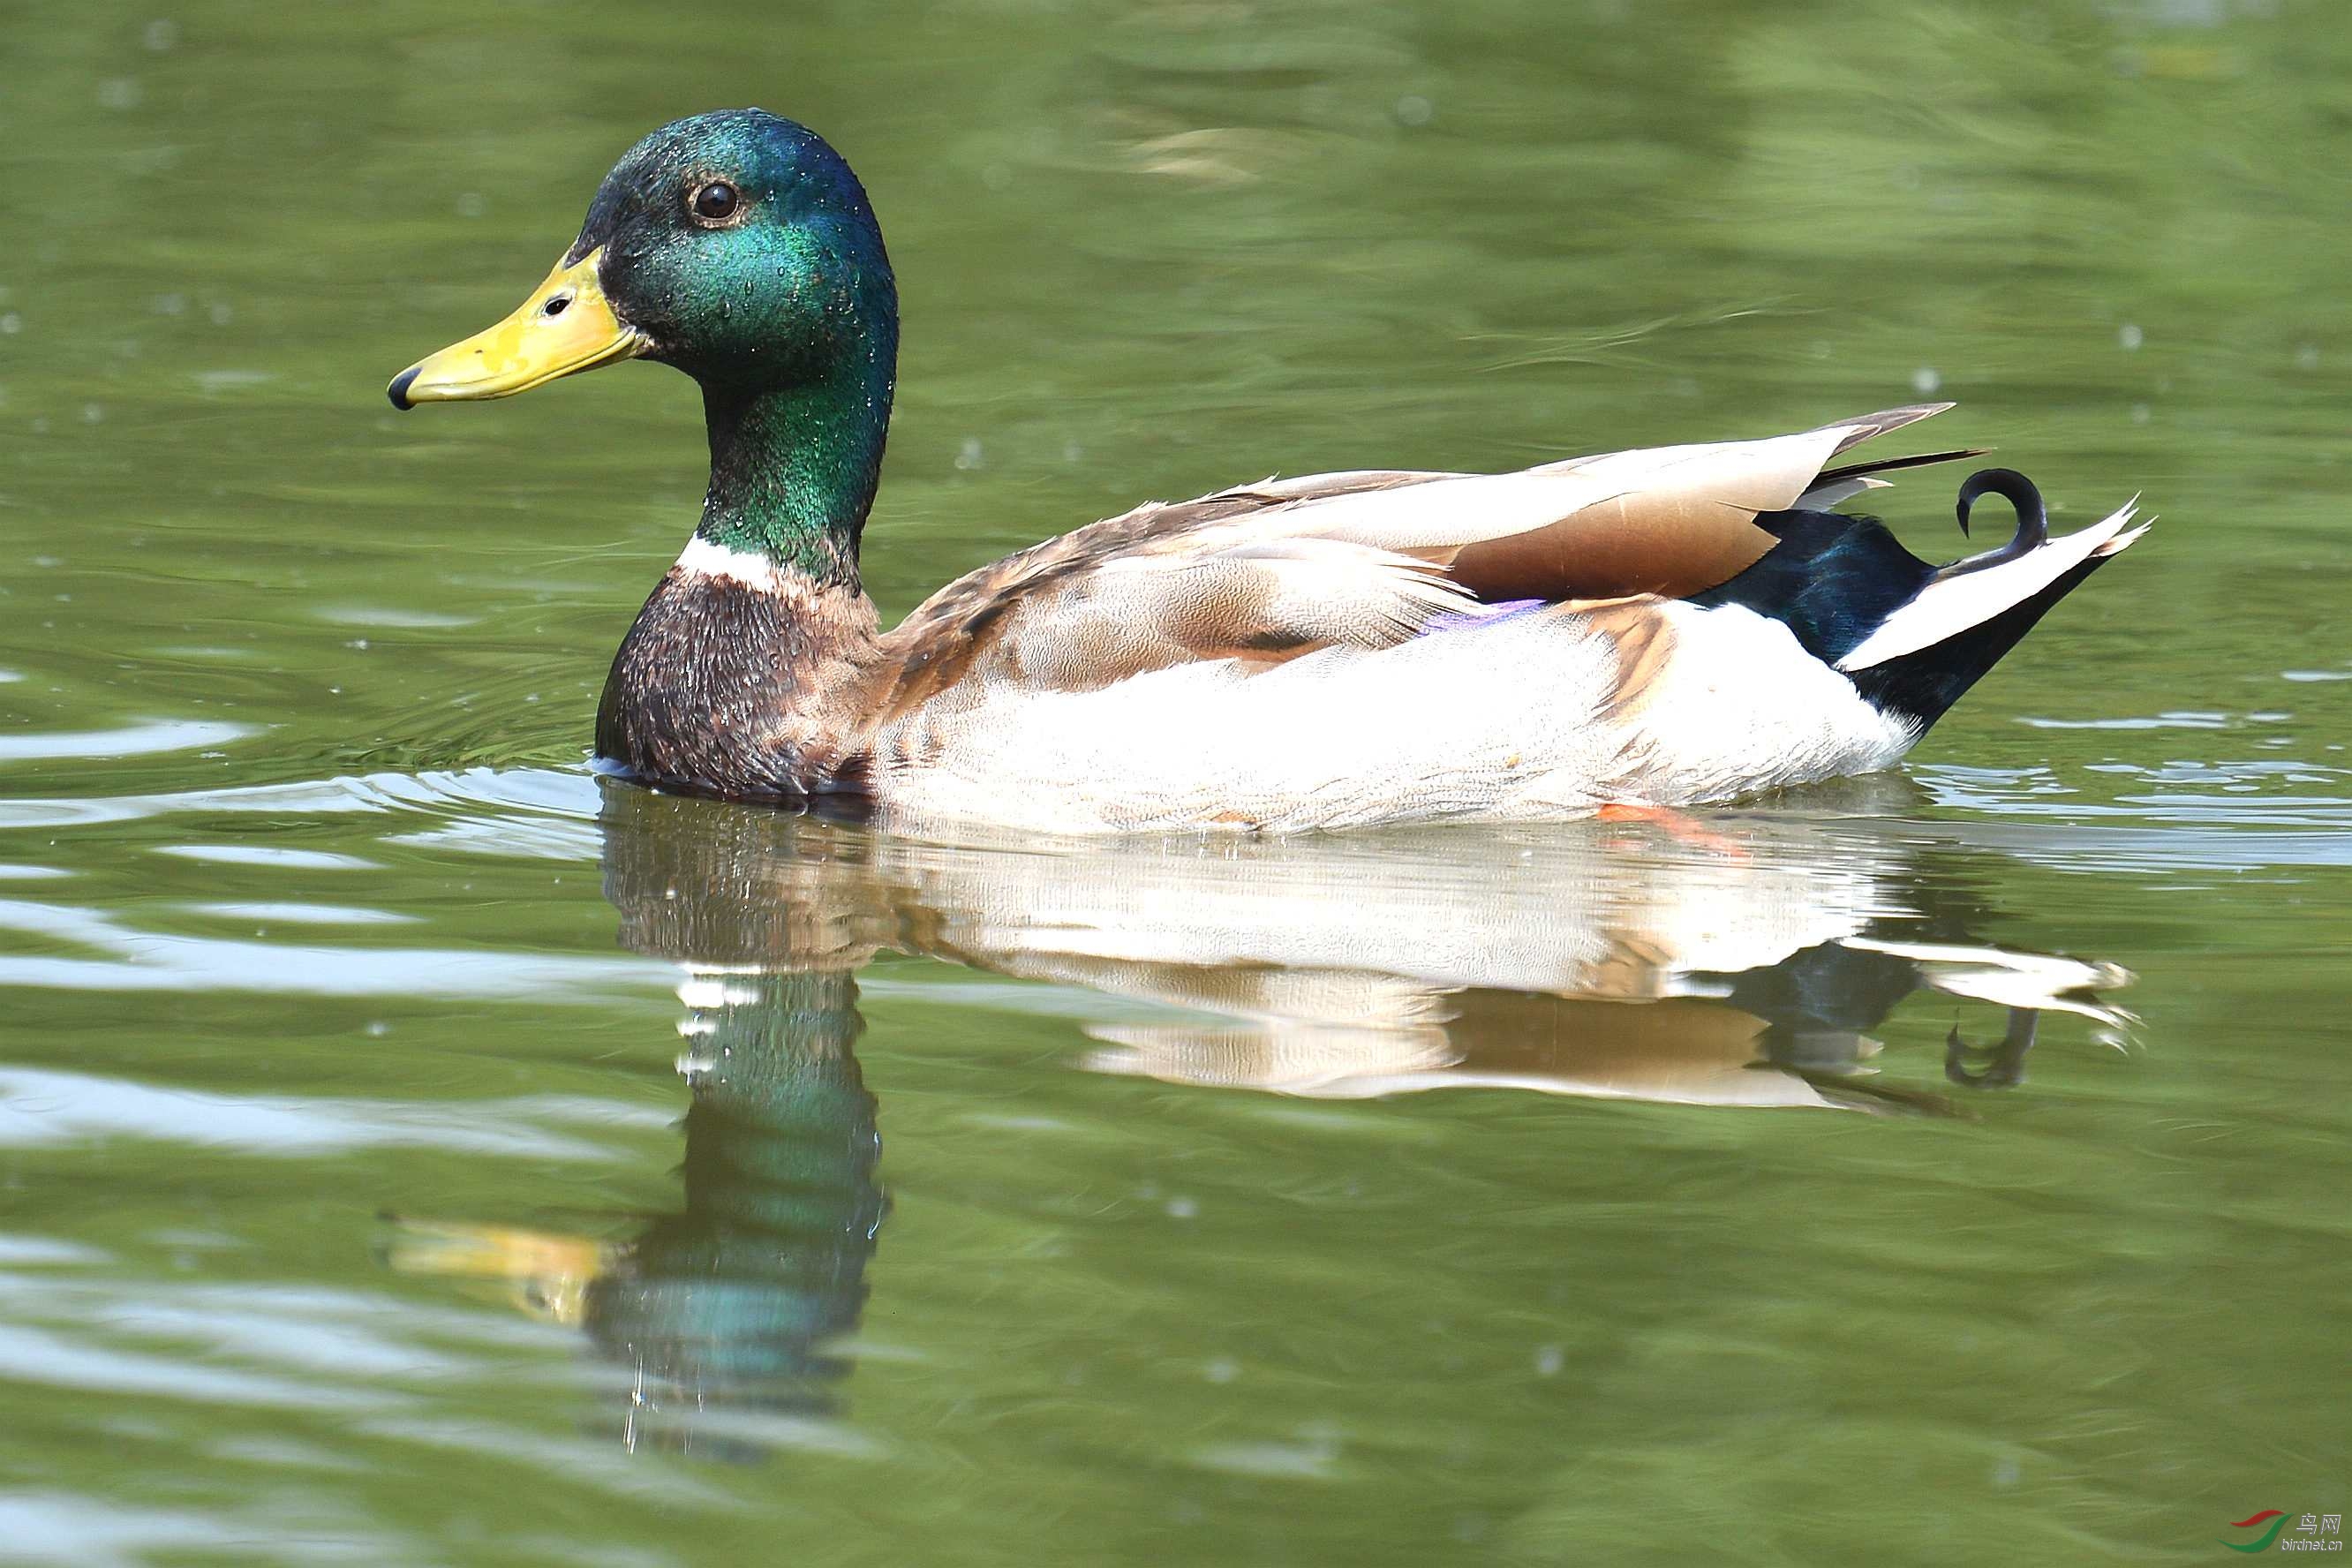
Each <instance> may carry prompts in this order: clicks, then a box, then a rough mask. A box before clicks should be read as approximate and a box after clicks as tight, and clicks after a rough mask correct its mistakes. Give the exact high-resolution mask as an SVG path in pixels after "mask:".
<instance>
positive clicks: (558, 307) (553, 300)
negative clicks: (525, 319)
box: [539, 294, 572, 316]
mask: <svg viewBox="0 0 2352 1568" xmlns="http://www.w3.org/2000/svg"><path fill="white" fill-rule="evenodd" d="M571 304H572V296H571V295H569V294H556V295H552V296H551V297H550V298H549V300H548V301H547V303H546V304H544V305H541V307H540V308H539V309H540V312H541V314H542V315H549V316H560V315H562V314H563V312H564V311H565V310H568V309H569V308H570V307H571Z"/></svg>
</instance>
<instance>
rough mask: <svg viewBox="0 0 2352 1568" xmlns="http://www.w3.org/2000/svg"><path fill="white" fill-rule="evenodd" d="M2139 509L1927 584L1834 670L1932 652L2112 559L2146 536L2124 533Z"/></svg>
mask: <svg viewBox="0 0 2352 1568" xmlns="http://www.w3.org/2000/svg"><path fill="white" fill-rule="evenodd" d="M2138 505H2139V498H2138V497H2137V496H2135V497H2133V498H2132V499H2131V500H2129V501H2127V502H2126V503H2125V504H2124V506H2123V508H2122V510H2118V511H2116V512H2114V513H2111V514H2110V515H2108V516H2107V517H2105V518H2103V519H2101V520H2100V521H2097V522H2095V523H2093V524H2092V525H2091V526H2090V527H2088V528H2086V529H2084V530H2083V531H2081V532H2080V533H2070V534H2067V535H2066V536H2065V537H2063V538H2062V539H2053V540H2052V541H2050V542H2048V543H2046V544H2044V545H2042V546H2041V547H2040V548H2039V549H2036V550H2033V551H2031V552H2028V553H2026V554H2024V555H2021V556H2020V557H2018V558H2017V559H2016V560H2014V561H2005V562H2003V563H2000V565H1998V566H1988V567H1985V568H1984V569H1982V570H1981V571H1977V572H1969V573H1964V574H1961V575H1959V576H1958V577H1947V578H1944V579H1942V580H1941V581H1939V582H1934V583H1930V584H1927V586H1926V587H1925V588H1922V589H1920V590H1919V592H1918V594H1917V595H1915V596H1914V597H1913V598H1912V599H1911V601H1910V603H1908V604H1906V605H1904V606H1903V607H1902V608H1900V609H1898V610H1896V611H1895V613H1894V614H1893V615H1891V616H1887V617H1886V619H1885V621H1883V622H1881V623H1880V625H1879V627H1878V629H1877V630H1876V631H1874V632H1873V633H1871V634H1870V636H1869V637H1867V638H1865V639H1864V641H1863V644H1862V646H1861V647H1857V648H1855V649H1854V650H1853V652H1852V653H1849V654H1847V655H1846V656H1845V657H1844V658H1842V659H1840V660H1838V668H1840V669H1843V670H1847V671H1853V670H1857V669H1868V668H1870V667H1871V666H1872V665H1874V664H1884V663H1885V662H1886V661H1887V660H1888V659H1890V658H1902V657H1903V656H1904V655H1905V654H1906V653H1916V652H1918V651H1919V650H1920V649H1921V648H1923V647H1934V646H1935V645H1936V644H1937V643H1939V642H1942V641H1944V640H1945V639H1947V638H1948V637H1958V636H1959V635H1960V634H1961V633H1962V632H1964V631H1967V630H1968V629H1969V627H1970V626H1982V625H1983V624H1984V623H1985V622H1987V621H1989V620H1990V619H1992V618H1993V617H1994V616H1998V615H2000V613H2001V612H2002V611H2003V610H2006V609H2008V608H2009V607H2010V606H2011V605H2018V604H2022V603H2023V602H2024V601H2026V600H2027V599H2030V598H2032V596H2033V595H2036V594H2038V593H2040V592H2041V591H2042V589H2044V588H2047V587H2048V586H2050V584H2053V583H2055V582H2056V581H2057V580H2058V579H2059V578H2060V577H2062V576H2064V575H2065V574H2067V573H2068V572H2070V571H2072V570H2074V568H2075V567H2076V566H2079V565H2081V564H2082V563H2084V562H2085V561H2088V560H2092V559H2094V558H2095V557H2101V556H2107V555H2113V554H2114V553H2115V552H2117V551H2119V550H2122V549H2124V548H2125V547H2126V546H2127V545H2129V544H2130V543H2131V542H2132V541H2133V540H2135V539H2137V538H2138V537H2139V536H2140V534H2141V533H2142V532H2143V531H2145V526H2144V525H2143V527H2142V528H2138V529H2130V531H2126V529H2127V528H2129V525H2130V522H2131V520H2132V513H2133V511H2134V510H2137V507H2138Z"/></svg>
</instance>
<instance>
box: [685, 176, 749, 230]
mask: <svg viewBox="0 0 2352 1568" xmlns="http://www.w3.org/2000/svg"><path fill="white" fill-rule="evenodd" d="M738 200H740V197H738V196H737V195H736V194H735V187H734V186H732V185H730V184H728V183H727V182H726V181H724V180H713V181H711V182H710V183H709V184H707V185H704V186H702V187H701V188H700V189H698V190H697V191H696V192H695V193H694V200H693V203H692V205H693V207H694V216H697V217H698V218H700V219H702V221H703V222H705V223H719V222H720V221H722V220H724V219H726V218H730V217H732V216H735V204H736V202H737V201H738Z"/></svg>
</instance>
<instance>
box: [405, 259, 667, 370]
mask: <svg viewBox="0 0 2352 1568" xmlns="http://www.w3.org/2000/svg"><path fill="white" fill-rule="evenodd" d="M603 255H604V249H603V247H598V248H596V249H594V250H592V251H590V252H589V253H588V254H587V255H585V256H583V257H582V258H580V259H579V260H577V261H575V262H573V263H572V265H571V266H569V267H565V266H563V265H562V264H561V263H558V264H557V266H556V268H555V270H554V271H552V272H551V273H549V274H548V275H547V281H546V282H544V283H541V285H540V286H539V287H538V288H537V289H533V290H532V291H531V296H530V299H528V300H524V301H523V302H522V303H521V304H520V306H518V307H517V308H516V310H515V312H514V314H512V315H510V316H509V317H508V318H507V319H506V320H505V321H500V322H499V324H498V325H497V326H495V327H492V328H490V329H489V330H488V331H482V332H476V333H475V334H474V335H473V336H472V337H470V338H467V340H466V341H465V342H461V343H451V344H450V345H449V346H448V347H447V348H446V349H443V350H442V351H441V352H440V353H437V354H435V355H433V356H431V357H430V358H428V359H426V360H424V361H422V362H421V363H416V364H413V365H411V366H409V367H408V368H407V369H406V370H404V371H402V372H401V373H400V374H398V375H396V376H394V377H393V378H392V385H391V387H390V388H389V389H388V390H389V393H390V395H391V397H392V405H393V406H394V408H413V407H415V405H417V404H420V403H466V402H471V401H474V400H476V399H478V398H484V397H511V396H513V395H515V394H516V393H518V392H529V391H530V389H531V388H532V387H534V386H543V385H545V384H547V383H549V382H551V381H553V380H554V379H555V378H556V377H557V376H560V375H570V374H572V372H574V371H581V370H593V369H595V368H596V366H598V365H600V364H610V363H613V362H614V360H616V359H631V358H634V357H635V356H636V355H638V354H641V353H645V351H646V341H645V339H644V338H643V337H641V336H640V335H638V333H637V331H636V329H635V328H634V327H630V326H627V325H625V324H624V323H623V322H622V321H621V319H620V318H619V317H618V316H615V315H614V314H613V307H612V304H611V302H610V301H608V300H606V299H605V298H604V285H603V284H601V283H599V282H598V281H597V279H596V262H597V260H598V258H601V257H602V256H603Z"/></svg>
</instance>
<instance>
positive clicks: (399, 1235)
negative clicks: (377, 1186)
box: [386, 1220, 619, 1325]
mask: <svg viewBox="0 0 2352 1568" xmlns="http://www.w3.org/2000/svg"><path fill="white" fill-rule="evenodd" d="M394 1224H395V1225H396V1226H398V1228H397V1229H396V1230H395V1231H394V1234H393V1237H392V1242H391V1245H390V1247H388V1248H387V1249H386V1250H387V1252H388V1257H387V1258H386V1261H388V1262H389V1263H390V1264H391V1265H392V1267H393V1268H394V1271H395V1272H398V1273H401V1274H435V1275H441V1276H444V1277H447V1278H453V1279H498V1280H502V1281H504V1282H505V1283H506V1284H507V1286H508V1287H509V1289H510V1290H511V1291H512V1296H511V1298H510V1299H511V1300H513V1302H514V1304H515V1306H516V1307H517V1308H519V1309H520V1310H522V1311H524V1312H527V1313H529V1314H530V1316H532V1317H534V1318H539V1319H541V1320H543V1321H551V1322H557V1323H564V1324H572V1325H576V1324H578V1323H579V1321H580V1320H581V1314H582V1312H583V1310H584V1309H585V1306H586V1302H587V1296H588V1287H589V1285H590V1284H591V1283H592V1282H593V1281H594V1280H595V1279H596V1278H597V1277H598V1276H599V1275H601V1274H604V1273H605V1272H606V1271H607V1270H609V1269H610V1268H612V1267H613V1265H614V1263H615V1262H616V1261H618V1258H619V1252H618V1250H617V1249H616V1248H614V1247H611V1246H610V1245H607V1244H605V1243H602V1242H595V1241H591V1240H589V1239H588V1238H587V1237H583V1236H552V1235H548V1234H546V1233H544V1232H541V1231H531V1230H514V1229H510V1228H509V1227H507V1226H496V1225H451V1224H446V1223H443V1222H440V1221H436V1220H398V1221H395V1222H394Z"/></svg>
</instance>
